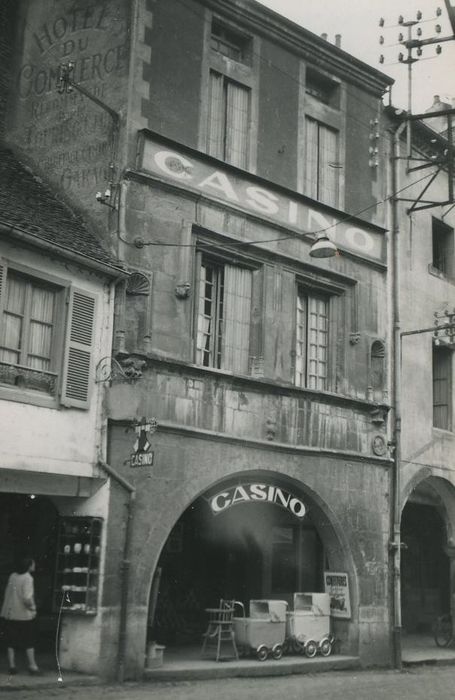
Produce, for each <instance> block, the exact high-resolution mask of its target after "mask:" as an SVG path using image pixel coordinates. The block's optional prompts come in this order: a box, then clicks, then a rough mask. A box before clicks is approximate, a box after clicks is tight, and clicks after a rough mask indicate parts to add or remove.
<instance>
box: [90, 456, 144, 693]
mask: <svg viewBox="0 0 455 700" xmlns="http://www.w3.org/2000/svg"><path fill="white" fill-rule="evenodd" d="M98 466H99V467H100V468H101V469H102V470H103V471H105V472H106V474H108V475H109V477H110V478H111V479H113V480H114V481H116V482H117V484H119V485H120V486H121V487H122V488H123V489H124V490H125V491H127V492H128V503H127V504H126V510H127V515H126V524H125V538H124V541H123V557H122V563H121V567H120V569H121V593H120V623H119V634H118V655H117V681H118V682H119V683H123V681H124V678H125V650H126V623H127V613H128V592H129V572H130V563H131V562H130V553H131V530H132V523H133V513H134V503H135V500H136V488H135V487H134V486H133V485H132V484H130V482H129V481H127V480H126V479H124V478H123V476H121V475H120V474H119V473H118V472H117V471H116V470H115V469H113V468H112V467H111V466H110V465H109V464H106V462H98Z"/></svg>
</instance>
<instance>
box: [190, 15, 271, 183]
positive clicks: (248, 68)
mask: <svg viewBox="0 0 455 700" xmlns="http://www.w3.org/2000/svg"><path fill="white" fill-rule="evenodd" d="M213 22H215V23H218V24H219V25H221V26H223V27H226V30H227V31H232V32H233V33H234V34H238V35H239V36H243V32H239V28H238V26H236V25H235V24H233V23H231V22H229V21H228V20H226V19H225V18H224V17H219V16H218V15H217V14H216V13H213V12H212V11H211V10H209V9H206V10H205V24H204V46H205V51H204V52H203V57H202V67H201V71H202V79H201V92H200V104H201V110H200V117H199V136H198V149H199V150H200V151H201V152H202V153H207V154H208V148H209V115H210V100H209V97H210V72H211V71H214V72H216V73H220V74H221V75H223V76H224V78H225V79H228V80H230V81H231V82H233V83H237V84H238V85H240V86H241V87H243V88H245V89H248V90H249V92H250V94H249V123H248V148H247V154H246V164H245V166H244V167H242V168H241V169H243V170H246V171H248V172H250V173H255V172H256V167H257V141H258V123H259V119H258V112H259V106H258V105H259V61H260V39H259V37H257V36H255V35H253V34H246V33H245V35H244V36H245V41H248V42H249V46H248V51H247V57H246V60H245V62H239V61H237V60H235V59H233V58H229V57H227V56H224V55H222V54H220V53H218V52H217V51H215V50H214V49H212V48H211V39H212V23H213ZM212 157H214V156H212ZM224 162H226V163H227V164H228V165H232V164H230V163H229V162H228V161H224ZM232 167H240V166H235V165H232Z"/></svg>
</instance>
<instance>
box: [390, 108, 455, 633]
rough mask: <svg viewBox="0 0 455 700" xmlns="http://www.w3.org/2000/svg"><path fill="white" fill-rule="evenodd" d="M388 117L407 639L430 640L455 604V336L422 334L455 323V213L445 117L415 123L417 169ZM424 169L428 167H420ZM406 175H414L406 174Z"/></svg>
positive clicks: (398, 126)
mask: <svg viewBox="0 0 455 700" xmlns="http://www.w3.org/2000/svg"><path fill="white" fill-rule="evenodd" d="M449 108H450V105H447V104H443V103H440V102H439V100H438V99H435V104H434V105H433V107H432V108H431V110H429V111H441V112H442V113H444V111H446V110H447V109H449ZM387 115H388V118H389V119H390V124H389V126H390V128H391V131H392V132H393V133H394V134H395V137H394V139H393V142H394V143H395V146H394V147H393V143H392V141H391V155H393V156H394V157H393V160H392V161H391V162H392V163H394V164H395V165H392V167H396V187H395V189H396V191H400V193H399V195H398V197H399V199H398V201H397V202H396V204H395V212H396V228H395V229H394V227H393V226H392V227H391V228H392V231H391V237H392V238H391V249H392V250H393V251H394V257H395V262H394V263H393V267H394V268H395V270H396V272H395V274H394V278H395V279H396V287H395V294H396V295H397V296H396V299H397V302H398V311H399V317H398V319H396V320H397V321H398V324H399V330H400V332H403V333H405V334H406V335H404V336H403V337H402V340H401V358H402V360H401V367H400V370H399V373H398V376H397V380H398V382H397V384H398V387H397V389H398V392H399V403H400V404H401V411H400V413H401V440H400V447H401V450H400V452H401V455H400V460H399V465H398V468H399V471H400V474H399V489H400V494H399V509H400V514H401V539H402V542H403V545H404V547H403V549H402V567H401V599H402V600H401V612H402V624H403V629H404V632H405V633H408V634H409V633H428V632H429V631H431V628H432V624H433V622H434V619H435V618H436V616H437V615H440V614H442V613H446V612H450V611H451V612H452V613H454V605H455V579H454V571H455V568H454V567H455V534H454V533H455V488H454V487H455V434H454V430H455V424H454V419H453V416H454V413H453V410H454V406H453V401H454V392H453V372H454V359H453V351H454V343H453V331H452V333H451V334H450V333H449V334H447V333H446V332H444V331H439V332H438V333H436V334H435V333H433V332H432V331H430V332H419V331H423V330H424V329H431V328H432V327H434V326H435V325H436V324H438V325H441V324H444V323H448V322H449V321H451V322H453V321H454V320H455V318H454V317H453V314H454V311H455V286H454V282H455V268H454V265H455V258H454V226H455V209H454V205H453V202H452V203H451V202H450V182H449V176H448V171H447V167H446V165H444V162H445V163H446V164H447V158H446V156H447V148H448V146H449V144H448V141H447V138H446V137H447V116H446V117H444V116H441V117H435V118H429V119H425V121H424V123H423V122H417V123H414V124H413V126H412V139H411V143H412V152H411V155H412V157H413V158H415V159H416V160H409V161H408V160H407V138H406V130H404V128H403V116H404V115H403V114H402V115H401V117H400V116H397V115H399V113H395V112H394V110H392V109H388V110H387ZM444 122H445V124H444ZM435 132H440V134H441V135H439V136H437V135H436V134H435ZM395 156H399V157H400V160H397V159H396V157H395ZM425 161H426V162H428V163H429V164H430V167H429V168H426V169H425V168H422V166H424V165H425ZM435 161H436V165H435V164H434V163H435ZM408 166H409V167H410V168H413V167H417V170H416V171H414V172H409V171H408V170H407V168H408ZM438 170H439V173H438V174H437V175H436V176H435V174H436V173H437V172H438ZM434 176H435V177H434ZM413 183H414V184H413ZM452 187H453V184H452ZM401 198H406V199H407V200H408V201H400V199H401ZM438 202H442V203H445V204H444V205H438V204H437V203H438ZM421 207H423V208H421ZM426 207H428V208H426ZM409 210H411V211H409ZM408 333H410V334H409V335H407V334H408Z"/></svg>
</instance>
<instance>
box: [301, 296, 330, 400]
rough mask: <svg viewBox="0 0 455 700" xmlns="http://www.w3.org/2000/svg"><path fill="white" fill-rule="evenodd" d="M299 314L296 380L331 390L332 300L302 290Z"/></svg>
mask: <svg viewBox="0 0 455 700" xmlns="http://www.w3.org/2000/svg"><path fill="white" fill-rule="evenodd" d="M296 314H297V316H296V348H295V356H296V362H295V383H296V385H297V386H302V387H308V388H309V389H318V390H320V391H324V390H327V383H328V367H329V358H328V351H329V299H328V297H325V296H322V295H313V294H308V293H307V292H306V290H303V289H299V290H298V293H297V309H296Z"/></svg>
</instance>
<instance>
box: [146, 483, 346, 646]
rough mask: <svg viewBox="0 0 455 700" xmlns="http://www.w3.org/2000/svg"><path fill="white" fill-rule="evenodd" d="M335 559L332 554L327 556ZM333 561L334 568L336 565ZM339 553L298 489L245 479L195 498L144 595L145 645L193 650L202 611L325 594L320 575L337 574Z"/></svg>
mask: <svg viewBox="0 0 455 700" xmlns="http://www.w3.org/2000/svg"><path fill="white" fill-rule="evenodd" d="M334 552H337V554H336V555H335V556H334ZM337 557H338V558H339V559H338V560H337V561H335V559H336V558H337ZM342 557H343V547H342V546H341V545H340V541H339V540H338V539H337V538H336V537H335V535H334V531H333V526H332V525H331V524H330V523H329V522H328V519H327V517H326V516H324V514H323V512H322V509H321V507H320V505H318V504H317V503H316V502H315V501H314V500H313V499H312V498H311V497H310V496H309V495H308V494H306V493H305V491H304V490H303V488H299V487H296V486H295V484H290V483H288V482H287V481H286V480H285V479H283V478H279V477H277V478H273V479H271V477H270V475H268V476H267V477H264V476H263V475H254V476H252V475H251V474H249V475H248V476H245V477H244V478H243V477H242V478H240V477H238V476H237V477H236V478H235V479H231V480H229V481H225V482H223V483H222V484H218V485H217V486H215V487H214V488H212V489H210V490H209V491H208V492H206V493H204V494H203V495H201V496H200V497H199V498H197V499H196V500H195V501H194V502H193V503H192V504H191V505H190V506H189V507H188V508H187V509H186V510H185V512H184V513H183V514H182V516H181V517H180V518H179V520H178V521H177V523H176V524H175V526H174V527H173V529H172V531H171V533H170V535H169V537H168V539H167V541H166V543H165V545H164V547H163V549H162V552H161V556H160V559H159V562H158V566H157V569H156V572H155V577H154V580H153V583H152V587H151V594H150V604H149V623H150V624H149V630H148V638H149V640H152V639H153V640H158V641H159V642H161V643H164V644H166V645H167V646H172V645H175V646H181V645H185V644H194V643H200V640H201V633H202V631H203V630H204V628H205V626H206V614H205V608H207V607H213V606H214V605H216V604H217V603H218V601H219V599H220V598H228V599H236V600H239V601H241V602H243V603H244V605H245V608H246V611H247V612H248V603H249V601H250V600H251V599H262V598H265V599H280V600H286V601H287V602H288V603H289V604H291V603H292V599H293V594H294V593H295V592H298V591H307V592H310V591H312V592H321V591H323V590H324V588H323V586H324V582H323V571H324V569H325V568H329V562H330V558H332V561H331V562H330V564H331V566H332V568H334V567H336V566H338V567H340V560H341V559H342Z"/></svg>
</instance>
